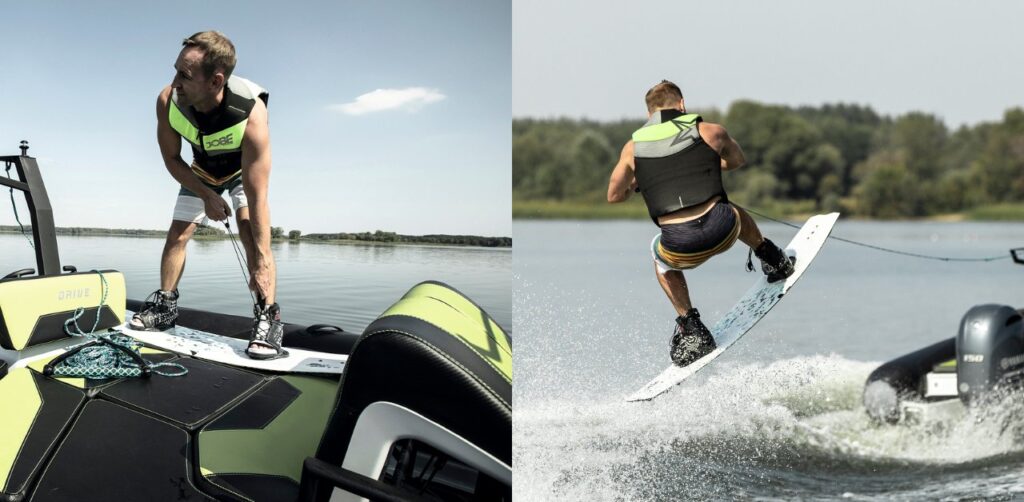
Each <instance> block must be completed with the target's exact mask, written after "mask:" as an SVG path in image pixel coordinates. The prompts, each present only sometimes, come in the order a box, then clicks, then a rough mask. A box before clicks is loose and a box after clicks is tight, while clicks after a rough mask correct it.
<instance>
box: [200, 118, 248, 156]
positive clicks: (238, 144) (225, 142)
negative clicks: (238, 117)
mask: <svg viewBox="0 0 1024 502" xmlns="http://www.w3.org/2000/svg"><path fill="white" fill-rule="evenodd" d="M248 123H249V119H245V120H243V121H241V122H239V123H237V124H235V125H233V126H231V127H229V128H227V129H224V130H223V131H220V132H215V133H213V134H207V135H206V136H203V138H202V141H203V149H204V150H206V151H208V152H226V151H232V150H238V149H239V148H242V136H244V135H245V126H246V124H248Z"/></svg>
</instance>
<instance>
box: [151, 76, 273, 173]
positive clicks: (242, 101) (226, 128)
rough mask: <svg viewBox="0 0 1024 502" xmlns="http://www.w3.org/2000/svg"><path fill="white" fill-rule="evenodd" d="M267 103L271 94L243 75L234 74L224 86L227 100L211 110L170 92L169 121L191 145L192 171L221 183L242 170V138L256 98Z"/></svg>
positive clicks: (175, 92) (174, 92)
mask: <svg viewBox="0 0 1024 502" xmlns="http://www.w3.org/2000/svg"><path fill="white" fill-rule="evenodd" d="M257 98H259V99H262V100H263V103H264V104H267V100H269V99H270V93H269V92H268V91H267V90H266V89H264V88H262V87H260V86H258V85H256V84H255V83H253V82H251V81H249V80H246V79H244V78H242V77H236V76H234V75H232V76H231V77H229V78H228V83H227V85H226V86H224V99H222V100H221V102H220V105H218V106H217V108H215V109H213V110H211V111H210V112H209V113H199V112H197V111H196V110H195V108H193V107H192V106H180V105H179V104H178V91H176V90H172V91H171V102H170V105H169V106H170V109H169V110H168V114H167V116H168V120H169V121H170V123H171V128H173V129H174V130H175V131H176V132H177V133H178V134H180V135H181V137H182V138H185V140H186V141H188V142H189V144H191V145H192V155H193V158H194V160H193V162H192V172H194V173H195V174H196V176H198V177H199V178H200V179H202V180H203V181H204V182H206V183H209V184H210V185H222V184H224V183H226V182H227V181H228V180H230V179H231V178H234V177H235V176H236V175H238V173H239V172H241V170H242V137H243V136H245V126H246V124H248V123H249V113H250V112H252V107H253V106H255V105H256V99H257Z"/></svg>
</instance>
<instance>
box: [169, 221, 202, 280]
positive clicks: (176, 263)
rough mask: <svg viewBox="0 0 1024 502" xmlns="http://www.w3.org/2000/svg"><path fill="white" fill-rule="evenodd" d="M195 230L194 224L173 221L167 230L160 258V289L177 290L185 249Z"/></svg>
mask: <svg viewBox="0 0 1024 502" xmlns="http://www.w3.org/2000/svg"><path fill="white" fill-rule="evenodd" d="M195 230H196V224H195V223H192V222H189V221H180V220H174V221H172V222H171V228H170V229H168V230H167V241H166V242H165V243H164V252H163V255H162V256H161V258H160V289H161V290H163V291H174V290H175V289H177V288H178V282H179V281H180V280H181V274H182V272H184V270H185V248H186V247H187V245H188V241H189V239H191V238H192V234H193V233H194V232H195Z"/></svg>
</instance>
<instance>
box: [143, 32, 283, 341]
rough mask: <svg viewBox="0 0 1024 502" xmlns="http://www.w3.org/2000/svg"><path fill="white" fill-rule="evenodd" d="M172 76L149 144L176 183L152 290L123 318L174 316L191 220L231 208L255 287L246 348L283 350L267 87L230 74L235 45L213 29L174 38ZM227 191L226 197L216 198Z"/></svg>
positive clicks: (165, 320)
mask: <svg viewBox="0 0 1024 502" xmlns="http://www.w3.org/2000/svg"><path fill="white" fill-rule="evenodd" d="M182 46H183V48H182V49H181V52H180V53H179V54H178V59H177V61H176V62H175V63H174V69H175V75H174V80H172V81H171V85H169V86H167V87H165V88H164V89H163V90H162V91H161V92H160V96H159V97H158V98H157V105H156V116H157V143H158V144H159V145H160V153H161V154H162V156H163V159H164V165H165V166H166V167H167V170H168V171H169V172H170V174H171V176H172V177H173V178H174V179H175V181H177V182H178V183H180V184H181V188H180V190H179V192H178V200H177V203H176V205H175V207H174V215H173V219H172V221H171V227H170V229H169V230H168V231H167V242H166V243H165V245H164V250H163V256H162V258H161V261H160V289H159V290H158V291H155V292H154V293H153V294H151V295H150V296H149V298H147V300H146V303H145V306H144V308H143V309H142V310H141V311H140V312H138V313H137V314H135V315H134V316H133V317H132V319H131V326H132V327H133V328H135V329H147V330H163V329H167V328H169V327H171V326H174V323H175V320H176V319H177V317H178V305H177V301H178V290H177V286H178V281H179V280H180V279H181V273H182V271H183V270H184V268H185V245H186V244H187V243H188V241H189V239H190V238H191V237H192V234H193V232H194V231H195V229H196V226H197V225H198V224H200V223H203V222H204V221H206V219H207V218H209V219H212V220H214V221H225V220H227V218H228V217H229V216H230V215H231V212H232V209H233V210H234V212H235V220H236V222H237V224H238V227H237V228H238V235H239V239H240V240H241V241H242V245H243V246H244V248H245V254H246V258H247V262H248V267H249V273H250V282H249V287H250V288H251V289H252V290H253V291H255V292H256V294H257V297H258V300H257V304H256V305H254V307H253V308H254V320H253V329H252V333H251V337H250V344H249V347H248V350H247V353H248V354H249V356H250V357H252V358H254V359H273V358H276V357H282V356H284V355H287V352H285V351H284V350H283V349H282V348H281V338H282V336H283V325H282V324H281V315H280V309H279V308H278V305H277V303H275V302H274V296H275V285H276V284H275V282H276V277H275V275H276V267H275V265H274V256H273V254H272V253H271V250H270V207H269V205H268V203H267V185H268V183H269V179H270V134H269V130H268V127H267V100H268V98H269V93H268V92H267V91H266V90H265V89H263V88H261V87H260V86H258V85H256V84H254V83H253V82H250V81H248V80H246V79H243V78H241V77H237V76H234V75H232V74H231V73H232V71H233V70H234V69H235V47H234V45H233V44H232V43H231V41H230V40H228V38H227V37H225V36H224V35H223V34H221V33H218V32H215V31H204V32H200V33H196V34H195V35H192V36H191V37H189V38H187V39H185V40H184V41H183V42H182ZM183 139H184V140H185V141H187V142H188V144H189V146H191V147H192V155H193V160H192V164H191V165H189V164H187V163H186V162H185V161H184V160H183V159H182V158H181V144H182V140H183ZM224 192H227V193H228V195H229V197H230V198H231V202H232V205H231V206H229V205H228V204H227V202H226V201H225V200H224V199H223V198H222V197H221V194H222V193H224Z"/></svg>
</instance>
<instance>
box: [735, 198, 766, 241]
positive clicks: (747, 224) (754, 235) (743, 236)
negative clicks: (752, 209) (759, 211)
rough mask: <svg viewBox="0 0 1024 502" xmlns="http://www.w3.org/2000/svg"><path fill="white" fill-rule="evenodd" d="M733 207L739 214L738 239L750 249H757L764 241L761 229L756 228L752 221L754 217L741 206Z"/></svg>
mask: <svg viewBox="0 0 1024 502" xmlns="http://www.w3.org/2000/svg"><path fill="white" fill-rule="evenodd" d="M733 207H735V208H736V212H737V213H739V215H740V241H742V242H743V243H744V244H746V245H747V246H749V247H750V248H751V249H757V247H758V246H760V245H761V243H762V242H764V236H762V235H761V230H760V229H758V228H757V223H754V219H753V218H751V217H750V215H749V214H747V212H746V211H744V210H743V208H741V207H738V206H733Z"/></svg>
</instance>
